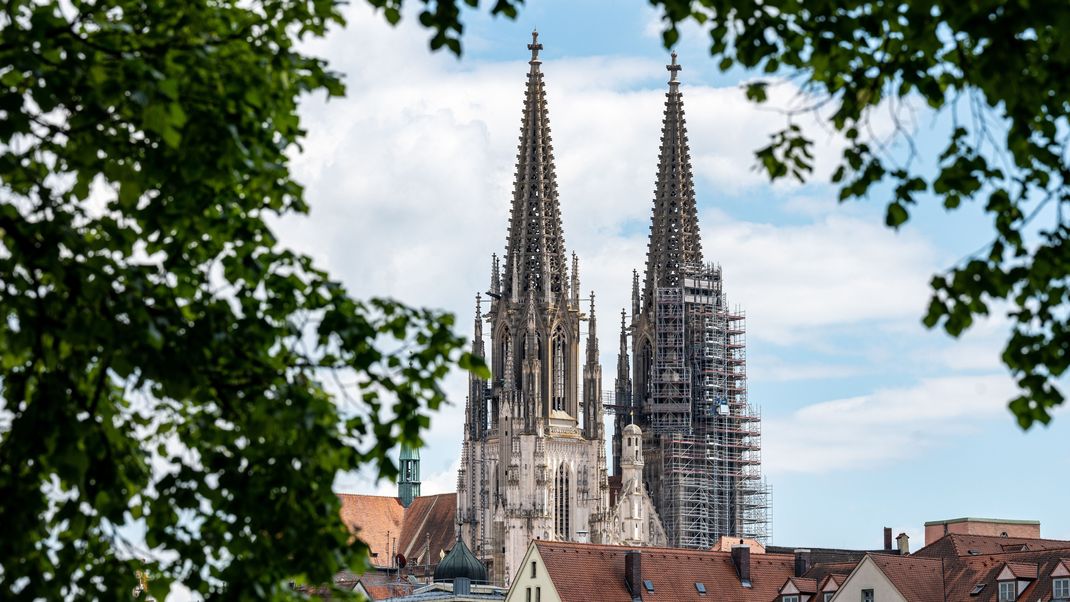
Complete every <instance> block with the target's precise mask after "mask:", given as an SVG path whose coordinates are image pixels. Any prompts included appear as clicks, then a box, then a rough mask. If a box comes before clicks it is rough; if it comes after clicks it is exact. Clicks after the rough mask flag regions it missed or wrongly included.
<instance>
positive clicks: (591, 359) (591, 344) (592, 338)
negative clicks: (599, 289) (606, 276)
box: [587, 291, 598, 364]
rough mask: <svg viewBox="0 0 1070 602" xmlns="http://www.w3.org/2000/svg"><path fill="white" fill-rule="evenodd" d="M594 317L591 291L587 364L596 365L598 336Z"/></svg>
mask: <svg viewBox="0 0 1070 602" xmlns="http://www.w3.org/2000/svg"><path fill="white" fill-rule="evenodd" d="M596 330H597V326H596V322H595V316H594V291H591V315H590V318H589V321H588V324H587V363H588V364H597V363H598V334H597V333H596Z"/></svg>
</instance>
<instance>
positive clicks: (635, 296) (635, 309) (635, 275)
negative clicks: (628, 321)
mask: <svg viewBox="0 0 1070 602" xmlns="http://www.w3.org/2000/svg"><path fill="white" fill-rule="evenodd" d="M641 309H642V307H641V306H640V304H639V271H638V270H632V319H633V320H638V319H639V312H640V311H641ZM621 311H622V312H623V311H624V310H623V309H622V310H621Z"/></svg>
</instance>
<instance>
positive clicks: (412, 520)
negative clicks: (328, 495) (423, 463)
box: [338, 493, 457, 569]
mask: <svg viewBox="0 0 1070 602" xmlns="http://www.w3.org/2000/svg"><path fill="white" fill-rule="evenodd" d="M338 498H339V499H340V500H341V502H342V509H341V516H342V521H343V522H344V523H345V524H346V527H348V528H349V530H350V532H352V533H353V534H354V535H356V536H357V537H360V538H361V539H362V540H363V541H364V542H365V543H367V544H368V547H369V548H371V553H372V558H371V560H372V565H374V566H376V567H380V568H383V567H390V566H393V565H394V560H393V554H394V553H401V554H403V555H404V556H405V559H406V561H407V562H408V564H409V566H410V567H412V568H416V567H423V566H425V564H429V565H430V567H431V568H432V569H433V568H434V567H435V565H437V564H438V561H439V553H440V552H442V551H445V550H449V549H450V548H451V547H453V542H454V541H455V540H456V539H457V536H456V533H457V531H456V525H455V517H456V515H457V494H456V493H441V494H438V495H426V496H421V497H417V498H415V499H413V501H412V504H411V505H410V506H409V507H408V509H406V508H404V507H403V506H402V505H401V502H400V501H399V500H398V498H395V497H385V496H381V495H361V494H353V493H341V494H338ZM428 547H430V552H431V553H430V557H428V553H427V552H428Z"/></svg>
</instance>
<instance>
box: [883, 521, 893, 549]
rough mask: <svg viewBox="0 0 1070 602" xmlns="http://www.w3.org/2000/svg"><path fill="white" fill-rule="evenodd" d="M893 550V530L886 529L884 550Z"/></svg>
mask: <svg viewBox="0 0 1070 602" xmlns="http://www.w3.org/2000/svg"><path fill="white" fill-rule="evenodd" d="M891 549H892V528H891V527H885V528H884V550H885V551H891Z"/></svg>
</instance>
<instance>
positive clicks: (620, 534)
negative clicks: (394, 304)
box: [457, 33, 666, 583]
mask: <svg viewBox="0 0 1070 602" xmlns="http://www.w3.org/2000/svg"><path fill="white" fill-rule="evenodd" d="M532 38H533V39H532V43H531V44H529V45H528V49H529V50H531V60H530V61H529V70H528V75H527V89H526V92H525V98H524V113H523V119H522V125H521V133H520V146H519V155H518V157H517V164H516V182H515V186H514V189H513V200H512V209H511V212H510V219H509V230H508V234H507V243H506V252H505V256H504V258H503V260H501V261H500V260H499V258H498V257H497V256H495V257H494V258H493V260H492V270H491V285H490V290H489V291H488V293H487V294H488V295H489V297H490V298H489V308H488V309H487V310H486V311H485V313H484V308H483V304H482V299H481V296H480V295H476V319H475V332H474V336H473V340H472V344H473V349H474V352H475V353H476V355H480V356H482V357H484V358H487V360H488V364H489V365H490V367H491V373H492V378H491V380H490V382H487V381H483V380H480V379H478V378H474V377H473V378H471V382H470V387H469V396H468V403H467V408H466V421H465V434H464V442H463V448H462V457H461V468H460V470H459V471H458V483H457V522H458V528H459V535H460V537H461V538H463V540H464V541H465V543H467V544H468V546H469V547H470V548H471V549H472V550H474V551H475V553H476V555H477V556H478V557H479V558H481V559H482V560H483V561H484V562H485V563H486V564H487V565H488V568H489V569H490V580H491V581H493V582H497V583H507V582H508V580H509V579H510V578H511V577H512V575H514V574H515V572H516V571H517V569H518V568H519V567H518V564H519V563H520V562H521V561H522V559H523V557H524V553H525V551H526V549H527V546H528V544H529V542H530V541H531V540H533V539H544V540H559V541H581V542H582V541H589V542H592V543H617V544H624V545H664V544H665V543H666V535H665V531H664V529H663V527H662V525H661V521H660V519H659V518H658V515H657V513H656V512H655V510H654V506H653V503H652V501H651V499H650V497H649V496H648V495H647V493H646V490H645V488H644V486H643V484H642V479H641V478H640V475H641V473H642V465H643V453H642V450H641V446H642V437H641V436H640V435H639V428H638V427H633V429H634V430H632V431H629V432H628V439H627V451H628V452H629V453H630V454H631V460H630V461H625V462H623V464H627V468H628V469H629V470H627V471H625V472H627V473H628V476H630V477H631V479H630V481H629V482H628V483H622V487H621V489H620V492H619V495H617V496H616V499H615V500H614V502H615V503H613V504H612V505H611V501H610V493H611V492H610V485H609V475H608V472H607V463H606V436H605V428H604V426H603V406H602V391H601V381H602V367H601V365H600V363H599V359H598V338H597V335H596V323H595V315H594V293H591V294H590V296H589V297H587V298H584V297H582V295H581V292H580V279H579V260H578V258H577V257H576V256H575V254H573V255H572V257H571V266H570V265H569V257H568V255H567V254H566V251H565V240H564V235H563V232H562V225H561V211H560V203H559V199H558V190H557V180H556V176H555V172H554V157H553V145H552V144H551V139H550V123H549V111H548V108H547V103H546V93H545V87H544V86H545V84H544V82H543V73H542V71H541V70H540V66H541V63H542V62H541V61H540V60H539V50H540V49H541V48H542V45H541V44H539V42H538V34H537V33H533V34H532ZM570 268H571V269H570ZM581 300H583V301H589V303H590V311H589V312H586V313H585V312H584V311H583V307H582V306H581ZM584 321H586V322H587V337H586V342H585V343H586V344H585V349H584V351H585V353H584V355H583V357H582V360H583V363H582V365H583V368H582V372H581V371H580V363H581V353H580V347H581V346H580V343H581V341H580V339H581V336H580V325H581V323H582V322H584ZM484 322H485V323H486V324H487V325H488V330H489V332H487V333H486V335H487V336H486V341H484V332H483V327H484ZM488 344H489V347H490V349H489V350H488V349H487V346H488ZM488 351H489V352H488ZM581 378H582V383H583V386H582V396H581V394H580V390H581V387H580V382H581V381H580V379H581Z"/></svg>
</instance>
